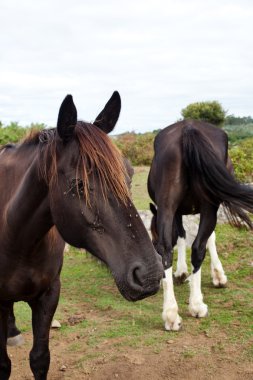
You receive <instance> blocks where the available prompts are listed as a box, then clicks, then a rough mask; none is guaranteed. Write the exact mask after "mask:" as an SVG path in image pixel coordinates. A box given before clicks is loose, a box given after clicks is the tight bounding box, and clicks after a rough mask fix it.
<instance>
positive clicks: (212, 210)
mask: <svg viewBox="0 0 253 380" xmlns="http://www.w3.org/2000/svg"><path fill="white" fill-rule="evenodd" d="M217 210H218V208H217V207H216V206H213V205H210V204H205V205H204V207H203V208H202V210H201V213H200V223H199V230H198V234H197V236H196V239H195V240H194V242H193V245H192V256H191V260H192V266H193V273H192V275H191V276H190V279H189V281H190V300H189V311H190V313H191V315H192V316H193V317H206V316H207V315H208V307H207V305H206V304H205V303H204V302H203V295H202V293H201V264H202V262H203V260H204V258H205V254H206V245H207V240H208V238H209V237H210V235H211V234H212V232H213V231H214V229H215V226H216V221H217Z"/></svg>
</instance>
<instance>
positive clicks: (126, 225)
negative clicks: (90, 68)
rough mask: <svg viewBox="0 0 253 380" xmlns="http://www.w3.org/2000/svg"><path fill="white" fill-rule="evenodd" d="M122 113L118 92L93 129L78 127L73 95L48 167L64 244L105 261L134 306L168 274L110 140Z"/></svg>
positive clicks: (53, 206) (64, 106)
mask: <svg viewBox="0 0 253 380" xmlns="http://www.w3.org/2000/svg"><path fill="white" fill-rule="evenodd" d="M120 108H121V102H120V96H119V94H118V93H117V92H114V93H113V95H112V97H111V98H110V100H109V101H108V103H107V104H106V105H105V107H104V109H103V111H102V112H101V113H100V114H99V115H98V117H97V118H96V120H95V121H94V123H93V124H89V123H84V122H79V121H77V111H76V108H75V105H74V103H73V99H72V96H70V95H68V96H67V97H66V98H65V99H64V101H63V103H62V105H61V107H60V111H59V116H58V123H57V133H56V136H55V139H54V144H53V145H52V144H51V147H50V146H48V147H47V148H46V151H47V153H46V157H47V158H46V162H47V165H49V168H48V169H49V173H51V175H52V173H53V175H52V176H51V178H50V180H49V181H48V182H49V192H50V208H51V212H52V217H53V221H54V223H55V225H56V227H57V228H58V230H59V232H60V234H61V235H62V237H63V239H64V240H65V241H67V242H68V243H69V244H71V245H73V246H76V247H82V248H85V249H87V250H88V251H89V252H91V253H92V254H93V255H95V256H96V257H98V258H99V259H100V260H102V261H103V262H105V263H106V264H107V265H108V266H109V268H110V269H111V271H112V274H113V276H114V279H115V281H116V284H117V286H118V288H119V290H120V292H121V293H122V295H123V296H124V297H125V298H126V299H128V300H133V301H134V300H138V299H141V298H144V297H146V296H148V295H151V294H154V293H156V292H157V290H158V289H159V282H160V279H161V277H162V274H163V269H162V265H161V261H160V258H159V256H158V254H157V253H156V251H155V250H154V248H153V245H152V243H151V241H150V239H149V236H148V234H147V232H146V230H145V227H144V225H143V223H142V221H141V219H140V217H139V215H138V212H137V211H136V209H135V207H134V205H133V204H132V202H131V199H130V196H129V189H128V184H129V180H130V178H129V175H131V171H130V168H129V167H128V168H126V167H125V164H126V161H124V159H122V157H121V155H120V153H119V151H118V150H117V148H116V147H115V146H114V144H113V143H112V142H111V140H110V139H109V137H108V136H107V133H109V132H111V131H112V130H113V128H114V126H115V124H116V122H117V120H118V117H119V113H120ZM54 152H55V153H54ZM128 173H129V174H128Z"/></svg>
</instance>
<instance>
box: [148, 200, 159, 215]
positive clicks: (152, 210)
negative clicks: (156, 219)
mask: <svg viewBox="0 0 253 380" xmlns="http://www.w3.org/2000/svg"><path fill="white" fill-rule="evenodd" d="M149 209H150V211H151V212H152V214H153V215H154V216H156V215H157V208H156V206H155V205H154V204H153V203H150V204H149Z"/></svg>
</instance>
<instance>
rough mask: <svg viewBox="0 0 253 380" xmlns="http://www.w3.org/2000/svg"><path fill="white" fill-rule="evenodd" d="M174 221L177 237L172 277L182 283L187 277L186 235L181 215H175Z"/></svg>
mask: <svg viewBox="0 0 253 380" xmlns="http://www.w3.org/2000/svg"><path fill="white" fill-rule="evenodd" d="M176 223H177V230H178V235H179V236H178V239H177V269H176V272H175V273H174V277H175V279H176V281H177V282H178V283H182V282H184V280H185V279H186V278H187V277H188V268H187V263H186V240H185V237H186V235H185V230H184V227H183V217H182V215H178V216H177V218H176Z"/></svg>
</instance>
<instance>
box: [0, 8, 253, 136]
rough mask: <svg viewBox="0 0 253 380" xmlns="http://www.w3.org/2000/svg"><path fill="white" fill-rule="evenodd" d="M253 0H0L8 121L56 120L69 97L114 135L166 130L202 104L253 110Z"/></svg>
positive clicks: (82, 115)
mask: <svg viewBox="0 0 253 380" xmlns="http://www.w3.org/2000/svg"><path fill="white" fill-rule="evenodd" d="M252 20H253V1H252V0H236V1H235V0H228V1H227V0H205V1H203V0H188V1H187V0H175V1H174V0H127V1H121V0H106V1H105V0H104V1H103V0H87V1H86V0H72V1H71V2H70V1H67V0H43V1H42V0H37V1H34V0H22V1H19V0H0V89H1V91H0V120H1V121H2V122H3V123H4V124H5V125H6V124H8V123H9V122H11V121H17V122H19V123H20V124H21V125H23V126H25V125H28V124H30V123H32V122H34V123H35V122H39V123H45V124H46V125H48V126H51V127H53V126H55V124H56V120H57V115H58V110H59V107H60V104H61V102H62V100H63V98H64V97H65V96H66V94H72V95H73V98H74V102H75V104H76V107H77V110H78V118H79V119H80V120H85V121H89V122H92V121H93V120H94V119H95V118H96V116H97V115H98V114H99V112H100V111H101V110H102V108H103V107H104V105H105V103H106V102H107V101H108V99H109V98H110V96H111V94H112V93H113V91H114V90H118V91H119V93H120V95H121V100H122V109H121V115H120V118H119V121H118V123H117V125H116V127H115V129H114V132H113V134H119V133H123V132H126V131H135V132H146V131H152V130H154V129H160V128H164V127H166V126H167V125H169V124H171V123H173V122H175V121H177V120H178V119H179V118H180V117H181V114H180V112H181V110H182V108H184V107H186V106H187V105H188V104H190V103H192V102H197V101H209V100H217V101H219V102H220V103H221V104H222V106H223V108H224V109H225V110H226V111H227V112H228V114H234V115H236V116H248V115H251V116H253V21H252Z"/></svg>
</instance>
